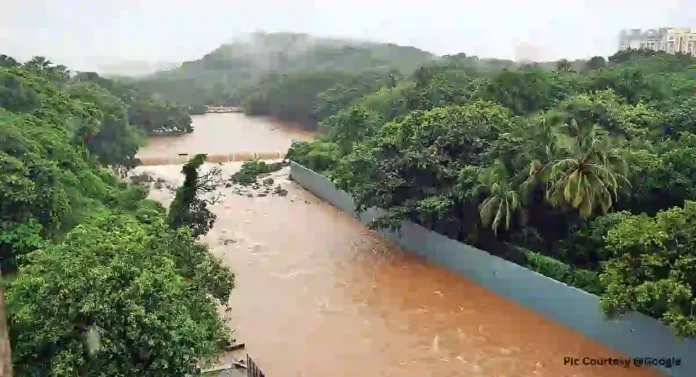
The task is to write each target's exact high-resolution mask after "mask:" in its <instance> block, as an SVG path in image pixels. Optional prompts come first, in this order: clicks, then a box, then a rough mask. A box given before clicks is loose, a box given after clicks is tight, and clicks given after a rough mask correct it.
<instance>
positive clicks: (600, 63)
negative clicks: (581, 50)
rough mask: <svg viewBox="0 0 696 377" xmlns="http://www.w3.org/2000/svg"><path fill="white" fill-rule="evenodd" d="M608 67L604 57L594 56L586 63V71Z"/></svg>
mask: <svg viewBox="0 0 696 377" xmlns="http://www.w3.org/2000/svg"><path fill="white" fill-rule="evenodd" d="M606 66H607V61H606V59H604V57H603V56H593V57H592V58H590V60H588V61H587V63H585V70H586V71H594V70H598V69H600V68H604V67H606Z"/></svg>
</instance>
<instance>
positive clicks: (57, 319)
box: [0, 55, 234, 376]
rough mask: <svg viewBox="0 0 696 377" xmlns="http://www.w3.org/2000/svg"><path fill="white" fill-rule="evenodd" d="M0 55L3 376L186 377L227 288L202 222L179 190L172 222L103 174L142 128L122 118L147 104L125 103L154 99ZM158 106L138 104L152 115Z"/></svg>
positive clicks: (213, 327)
mask: <svg viewBox="0 0 696 377" xmlns="http://www.w3.org/2000/svg"><path fill="white" fill-rule="evenodd" d="M0 64H1V65H2V66H1V67H0V186H2V189H1V190H0V268H1V269H2V274H3V275H4V277H6V278H7V277H10V278H9V279H6V280H5V282H4V284H3V285H2V286H0V288H2V289H0V299H1V298H4V299H5V302H6V310H7V312H6V313H0V320H3V321H4V319H5V317H7V320H8V323H9V329H10V334H9V336H10V339H11V345H12V361H13V364H14V370H15V373H16V374H17V375H27V376H44V375H56V376H64V375H80V376H103V375H123V376H125V375H129V376H134V375H138V376H175V375H177V376H183V375H190V374H194V373H196V372H197V370H198V368H197V365H198V363H199V362H201V361H205V360H208V359H211V358H214V357H216V356H218V355H219V354H220V352H221V351H222V350H223V348H224V346H225V345H226V344H229V341H230V339H229V335H230V334H229V332H228V330H227V328H226V326H225V324H224V323H223V321H222V320H221V319H220V317H219V316H218V314H217V309H218V307H219V305H221V304H222V305H224V304H226V303H227V300H228V297H229V294H230V291H231V290H232V288H233V286H234V275H233V274H232V273H231V272H230V271H229V270H227V268H225V267H224V266H223V265H222V263H221V262H220V261H219V260H218V259H216V258H215V257H213V256H212V254H211V253H210V252H209V250H208V248H207V246H204V245H201V244H198V243H196V242H195V236H196V235H198V234H200V233H201V231H203V232H204V231H205V230H206V229H208V227H207V224H209V223H210V222H209V221H208V216H206V215H205V213H203V215H202V216H201V215H198V214H196V213H194V212H196V211H204V210H205V206H200V205H197V204H196V203H198V202H197V200H198V198H196V197H195V195H196V194H197V193H198V192H196V194H194V195H193V197H191V195H187V196H186V200H180V201H178V202H177V203H179V205H177V206H176V208H174V209H170V211H169V214H170V215H172V213H182V212H184V213H185V214H186V216H173V217H175V218H176V219H180V218H184V220H183V221H170V220H169V218H168V216H167V211H166V210H165V209H164V208H163V207H162V206H161V205H159V204H158V203H156V202H153V201H150V200H147V199H146V197H147V190H146V189H144V188H142V187H139V186H135V185H129V184H127V183H125V182H119V180H118V179H117V177H116V176H115V175H114V173H113V172H112V170H110V169H108V167H112V168H120V169H127V168H129V167H130V165H129V164H131V162H132V160H133V156H134V154H135V152H136V150H137V147H138V145H139V143H140V142H141V140H142V134H145V133H149V131H152V130H155V129H156V128H151V127H153V124H154V123H147V122H143V123H135V124H134V123H131V120H132V119H143V118H142V114H144V113H147V112H148V111H150V110H147V111H145V110H142V109H141V107H140V106H141V103H140V102H139V101H145V102H148V101H154V100H151V99H148V98H147V97H146V96H145V95H142V94H137V93H135V92H132V91H131V89H128V88H125V87H123V86H120V85H117V84H114V83H113V82H110V81H108V80H103V79H102V78H99V77H98V76H96V75H93V74H78V75H76V76H75V77H72V78H71V77H70V76H69V75H68V73H67V69H66V68H65V67H61V66H53V65H51V64H50V63H49V62H47V61H46V60H45V59H43V58H34V59H32V60H31V61H29V62H27V63H24V64H19V63H18V62H16V61H15V60H14V59H11V58H9V57H7V56H4V55H0ZM152 103H156V102H152ZM170 110H171V108H170V107H165V106H164V105H162V106H160V105H156V106H155V107H154V108H152V111H153V112H154V113H156V114H158V115H157V116H156V117H159V116H162V117H163V118H166V117H169V116H173V115H171V114H172V113H170V112H169V111H170ZM143 111H144V112H143ZM154 113H153V114H154ZM167 114H169V115H167ZM156 117H155V118H150V120H152V119H156ZM182 117H183V115H182ZM184 123H186V122H184ZM162 124H170V123H168V122H164V123H162ZM148 127H150V128H148ZM187 166H189V168H193V166H191V165H187ZM184 173H187V183H189V184H190V185H193V186H194V187H198V186H199V185H198V183H196V178H198V175H197V174H192V175H193V176H194V177H193V178H192V179H190V177H189V175H188V173H189V172H188V171H186V172H184ZM187 187H188V186H187ZM180 191H182V192H187V193H188V192H189V191H188V190H187V189H186V188H182V189H180ZM199 219H203V220H204V222H205V224H203V225H199V224H198V223H197V221H198V220H199ZM192 230H193V233H192ZM2 290H4V294H3V292H2ZM0 308H2V305H0ZM0 327H1V325H0ZM0 335H6V334H0Z"/></svg>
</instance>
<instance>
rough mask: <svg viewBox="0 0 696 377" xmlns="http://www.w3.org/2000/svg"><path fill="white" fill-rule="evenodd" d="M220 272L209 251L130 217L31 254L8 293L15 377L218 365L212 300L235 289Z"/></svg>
mask: <svg viewBox="0 0 696 377" xmlns="http://www.w3.org/2000/svg"><path fill="white" fill-rule="evenodd" d="M213 266H217V267H213ZM219 266H220V262H219V261H217V260H215V259H213V257H212V255H211V254H210V253H208V251H207V250H206V249H205V248H204V247H202V246H199V245H196V244H194V243H193V241H192V239H191V238H190V236H188V235H187V234H183V235H179V234H175V233H171V232H169V231H168V229H167V228H166V226H165V225H164V224H163V223H162V221H160V222H159V224H153V225H151V228H149V227H147V226H144V225H143V224H141V223H138V222H137V221H136V220H134V219H132V218H130V217H128V216H109V217H107V218H104V219H103V220H100V221H98V222H97V223H96V224H94V225H90V226H82V225H81V226H78V227H77V228H75V229H73V230H72V231H71V232H70V233H69V234H68V235H67V237H66V238H65V240H63V241H62V242H59V243H56V244H53V245H50V246H48V247H46V248H44V249H41V250H38V251H35V252H34V253H32V255H31V257H30V261H29V263H28V266H27V267H25V269H24V271H23V273H22V274H20V275H19V276H18V277H17V278H16V279H15V280H13V281H12V283H11V284H10V287H9V288H10V289H9V292H8V295H7V307H8V310H9V312H10V313H11V315H10V321H11V323H12V331H11V336H12V343H13V350H12V351H13V355H12V356H13V359H14V363H15V366H16V370H17V372H18V373H19V374H20V375H37V376H38V375H83V376H104V375H132V376H136V375H137V376H164V375H184V374H190V373H193V372H195V371H196V362H197V361H198V360H199V359H207V358H211V357H213V356H216V355H217V353H218V350H219V349H220V344H221V343H222V342H224V341H225V340H226V339H227V334H226V331H225V330H224V328H225V327H224V324H223V323H222V322H221V320H220V319H219V317H218V315H217V310H216V309H217V308H216V305H215V302H213V301H212V300H210V299H208V297H207V296H206V295H207V294H213V295H214V296H215V297H216V299H219V300H221V301H220V302H221V303H222V302H224V301H223V300H225V301H226V299H227V294H228V292H229V290H230V289H231V288H232V286H233V279H232V278H233V277H232V275H231V274H230V273H229V272H227V271H226V270H224V269H222V268H220V267H219ZM211 274H214V275H211ZM37 277H41V278H37ZM211 281H219V282H220V283H218V286H209V284H208V282H211ZM47 282H50V284H47ZM90 331H94V332H96V334H98V336H97V338H98V342H97V345H96V346H94V345H90V344H89V343H88V341H87V340H86V338H87V337H88V333H89V332H90ZM90 346H91V347H90Z"/></svg>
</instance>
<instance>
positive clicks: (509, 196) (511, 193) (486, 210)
mask: <svg viewBox="0 0 696 377" xmlns="http://www.w3.org/2000/svg"><path fill="white" fill-rule="evenodd" d="M479 179H480V182H481V183H482V184H483V187H484V188H485V190H486V191H487V192H488V197H487V198H486V199H485V200H484V201H483V202H482V203H481V205H480V207H479V211H480V214H481V222H482V223H483V225H484V226H490V227H491V228H492V229H493V231H494V232H495V233H497V232H498V228H500V227H501V226H502V227H503V228H504V229H505V230H509V229H510V226H511V223H512V221H513V219H514V218H515V217H516V215H517V213H518V211H519V210H520V208H521V206H522V202H521V201H520V196H519V194H518V192H517V190H516V189H515V188H514V187H512V186H511V185H510V183H509V178H508V172H507V170H506V169H505V165H504V164H502V163H501V162H496V163H494V164H492V165H491V166H490V167H489V168H488V169H486V170H485V171H484V172H483V174H482V175H481V177H480V178H479Z"/></svg>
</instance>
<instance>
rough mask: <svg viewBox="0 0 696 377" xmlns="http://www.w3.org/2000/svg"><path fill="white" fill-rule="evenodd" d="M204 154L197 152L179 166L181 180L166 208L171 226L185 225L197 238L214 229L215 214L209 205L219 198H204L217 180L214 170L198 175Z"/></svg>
mask: <svg viewBox="0 0 696 377" xmlns="http://www.w3.org/2000/svg"><path fill="white" fill-rule="evenodd" d="M206 158H207V156H206V155H204V154H199V155H196V156H195V157H194V158H192V159H191V160H189V162H187V163H186V164H185V165H184V167H183V168H182V169H181V173H182V174H184V183H183V184H182V185H181V187H179V188H178V189H177V190H176V196H175V197H174V201H173V202H172V204H171V205H170V207H169V216H168V222H169V226H170V227H171V228H172V229H179V228H182V227H188V228H189V229H191V232H192V235H193V237H194V238H198V237H200V236H202V235H204V234H206V233H208V231H209V230H210V229H212V228H213V224H214V223H215V218H216V216H215V214H214V213H212V212H211V211H210V210H209V209H208V204H214V203H215V202H217V200H218V197H217V196H213V197H212V198H207V197H205V196H206V195H209V194H211V193H214V192H215V190H216V188H217V184H218V179H219V174H220V172H219V170H217V169H213V170H211V171H209V172H208V173H206V174H203V175H200V172H199V168H200V167H201V165H203V163H205V160H206Z"/></svg>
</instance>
